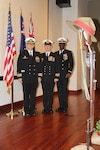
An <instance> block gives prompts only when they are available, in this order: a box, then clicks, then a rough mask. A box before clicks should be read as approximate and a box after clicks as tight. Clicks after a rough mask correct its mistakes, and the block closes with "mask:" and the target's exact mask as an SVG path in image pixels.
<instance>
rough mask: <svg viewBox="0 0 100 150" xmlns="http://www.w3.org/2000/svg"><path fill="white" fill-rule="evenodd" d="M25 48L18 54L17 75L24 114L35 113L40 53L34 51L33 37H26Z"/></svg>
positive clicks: (34, 41)
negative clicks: (20, 85)
mask: <svg viewBox="0 0 100 150" xmlns="http://www.w3.org/2000/svg"><path fill="white" fill-rule="evenodd" d="M25 42H26V49H25V50H23V52H21V53H20V54H19V57H18V61H17V76H18V80H19V82H21V83H22V85H23V96H24V112H25V116H29V115H35V96H36V89H37V86H38V72H39V64H40V53H39V52H36V51H34V50H33V49H34V47H35V43H36V40H35V38H30V37H28V38H26V40H25Z"/></svg>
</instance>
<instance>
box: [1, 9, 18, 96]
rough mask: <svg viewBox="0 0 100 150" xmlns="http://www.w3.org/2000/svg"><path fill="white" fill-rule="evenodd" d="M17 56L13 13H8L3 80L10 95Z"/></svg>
mask: <svg viewBox="0 0 100 150" xmlns="http://www.w3.org/2000/svg"><path fill="white" fill-rule="evenodd" d="M15 56H16V49H15V42H14V35H13V30H12V24H11V12H10V10H9V12H8V31H7V43H6V53H5V59H4V76H3V79H4V80H5V81H6V85H7V92H8V93H9V94H10V89H11V88H12V83H13V80H14V57H15Z"/></svg>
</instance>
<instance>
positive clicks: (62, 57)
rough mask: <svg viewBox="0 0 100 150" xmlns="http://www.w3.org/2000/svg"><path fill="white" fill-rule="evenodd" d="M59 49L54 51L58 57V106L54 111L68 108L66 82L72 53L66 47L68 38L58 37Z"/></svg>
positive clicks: (69, 72) (70, 68) (69, 71)
mask: <svg viewBox="0 0 100 150" xmlns="http://www.w3.org/2000/svg"><path fill="white" fill-rule="evenodd" d="M57 42H58V44H59V50H58V51H57V52H55V54H56V57H57V58H58V59H59V68H60V78H59V81H58V82H57V89H58V98H59V107H58V108H57V110H56V112H66V111H67V109H68V83H69V78H70V76H71V74H72V71H73V65H74V62H73V55H72V52H71V51H70V50H67V49H66V45H67V42H68V39H66V38H63V37H61V38H58V39H57Z"/></svg>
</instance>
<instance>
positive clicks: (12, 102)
mask: <svg viewBox="0 0 100 150" xmlns="http://www.w3.org/2000/svg"><path fill="white" fill-rule="evenodd" d="M13 90H14V88H13V82H12V85H11V111H10V112H9V113H7V114H6V115H7V116H8V117H11V120H13V118H14V116H18V113H17V112H14V93H13Z"/></svg>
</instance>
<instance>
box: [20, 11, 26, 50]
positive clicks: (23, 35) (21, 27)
mask: <svg viewBox="0 0 100 150" xmlns="http://www.w3.org/2000/svg"><path fill="white" fill-rule="evenodd" d="M20 31H21V40H20V52H22V51H23V50H24V49H25V47H26V45H25V31H24V20H23V17H22V14H21V15H20Z"/></svg>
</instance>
